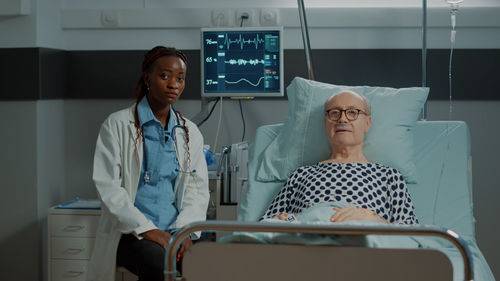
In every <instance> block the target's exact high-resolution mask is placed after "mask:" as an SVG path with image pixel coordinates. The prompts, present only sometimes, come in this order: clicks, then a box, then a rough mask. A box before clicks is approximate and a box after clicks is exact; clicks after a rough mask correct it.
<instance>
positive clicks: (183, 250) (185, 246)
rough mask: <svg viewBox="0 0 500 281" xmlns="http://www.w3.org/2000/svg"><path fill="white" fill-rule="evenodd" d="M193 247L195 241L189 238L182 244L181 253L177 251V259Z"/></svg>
mask: <svg viewBox="0 0 500 281" xmlns="http://www.w3.org/2000/svg"><path fill="white" fill-rule="evenodd" d="M191 246H193V241H191V238H190V237H187V238H186V239H184V241H182V242H181V246H180V247H179V251H177V259H179V258H180V257H183V256H184V254H185V253H186V251H187V250H189V248H191Z"/></svg>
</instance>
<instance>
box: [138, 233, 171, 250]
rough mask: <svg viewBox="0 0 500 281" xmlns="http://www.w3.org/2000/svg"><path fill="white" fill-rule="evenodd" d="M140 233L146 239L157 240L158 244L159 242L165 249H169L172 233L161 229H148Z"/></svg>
mask: <svg viewBox="0 0 500 281" xmlns="http://www.w3.org/2000/svg"><path fill="white" fill-rule="evenodd" d="M140 235H141V236H142V237H144V239H148V240H151V241H153V242H155V243H156V244H159V245H160V246H162V247H163V249H165V250H166V249H167V245H168V242H169V241H170V237H172V235H171V234H170V233H168V232H165V231H162V230H159V229H152V230H148V231H146V232H143V233H141V234H140Z"/></svg>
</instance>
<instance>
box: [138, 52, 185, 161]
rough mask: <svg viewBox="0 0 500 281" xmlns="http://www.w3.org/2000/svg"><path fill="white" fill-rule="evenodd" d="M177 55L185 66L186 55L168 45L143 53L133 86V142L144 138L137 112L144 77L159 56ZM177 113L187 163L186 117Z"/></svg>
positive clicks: (142, 93) (144, 85)
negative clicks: (184, 141)
mask: <svg viewBox="0 0 500 281" xmlns="http://www.w3.org/2000/svg"><path fill="white" fill-rule="evenodd" d="M169 56H173V57H178V58H180V59H181V60H182V61H183V62H184V64H185V65H186V66H187V57H186V55H185V54H184V53H183V52H181V51H179V50H177V49H175V48H170V47H164V46H156V47H154V48H153V49H151V50H149V51H148V52H147V53H146V54H144V60H143V61H142V67H141V70H142V74H141V77H140V78H139V81H137V84H136V86H135V97H136V102H135V108H134V125H135V128H136V130H137V138H136V140H135V143H136V144H137V142H138V141H139V138H141V139H144V135H143V134H142V129H141V124H140V122H139V114H138V112H137V105H138V104H139V102H140V101H141V99H142V98H143V97H144V96H146V94H147V93H148V91H149V89H148V86H147V85H146V82H145V77H146V74H147V73H149V72H150V71H151V66H152V65H153V63H154V62H155V61H156V60H157V59H159V58H161V57H169ZM177 113H178V114H179V117H180V119H181V120H182V125H183V126H184V128H185V129H186V145H187V151H188V164H189V162H190V155H189V130H188V128H187V126H186V119H184V117H182V114H181V113H180V112H179V111H177Z"/></svg>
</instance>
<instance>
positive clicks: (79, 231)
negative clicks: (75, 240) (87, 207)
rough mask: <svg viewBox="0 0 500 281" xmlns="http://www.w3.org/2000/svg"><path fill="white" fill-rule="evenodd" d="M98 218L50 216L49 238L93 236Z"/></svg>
mask: <svg viewBox="0 0 500 281" xmlns="http://www.w3.org/2000/svg"><path fill="white" fill-rule="evenodd" d="M98 224H99V216H88V215H52V216H51V217H50V233H51V236H76V237H78V236H80V237H93V236H95V233H96V230H97V225H98Z"/></svg>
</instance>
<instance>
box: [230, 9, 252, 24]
mask: <svg viewBox="0 0 500 281" xmlns="http://www.w3.org/2000/svg"><path fill="white" fill-rule="evenodd" d="M242 16H247V17H248V18H247V19H243V26H254V25H255V10H254V9H237V10H236V18H235V23H236V25H237V26H240V25H241V23H242V21H241V17H242Z"/></svg>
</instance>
